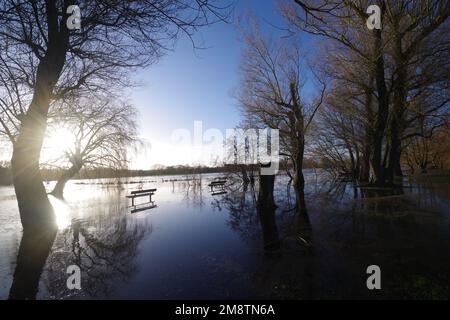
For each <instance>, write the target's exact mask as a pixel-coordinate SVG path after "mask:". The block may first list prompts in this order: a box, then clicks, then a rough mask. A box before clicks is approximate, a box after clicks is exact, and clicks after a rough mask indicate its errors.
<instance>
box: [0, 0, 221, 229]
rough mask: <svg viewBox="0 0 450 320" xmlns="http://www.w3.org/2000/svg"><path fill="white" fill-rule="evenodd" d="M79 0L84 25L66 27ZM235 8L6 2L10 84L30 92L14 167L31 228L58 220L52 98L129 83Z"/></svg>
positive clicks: (170, 2) (142, 1)
mask: <svg viewBox="0 0 450 320" xmlns="http://www.w3.org/2000/svg"><path fill="white" fill-rule="evenodd" d="M74 4H77V5H78V6H79V8H80V11H81V15H82V21H81V29H79V30H69V29H68V27H67V25H66V22H67V19H68V18H69V15H70V14H68V13H67V9H68V7H69V6H70V5H74ZM228 9H229V7H220V6H218V5H217V4H216V2H211V1H206V0H196V1H187V0H181V1H180V0H134V1H119V0H113V1H99V0H80V1H77V2H76V3H75V1H74V0H56V1H50V0H39V1H36V0H25V1H22V0H20V1H19V0H4V1H2V2H1V3H0V46H1V51H0V56H1V59H0V65H1V67H0V68H1V69H2V73H3V70H6V71H7V75H8V77H7V79H6V80H7V81H6V83H4V84H6V88H5V87H4V88H3V89H2V90H5V91H7V92H12V90H14V88H15V87H18V88H19V91H26V92H28V93H29V94H28V95H27V96H23V97H22V99H21V106H20V107H19V108H22V109H20V113H19V114H18V115H17V117H16V119H13V122H14V123H16V124H18V125H17V129H18V133H17V134H9V136H10V137H13V138H14V144H13V155H12V159H11V167H12V172H13V180H14V187H15V190H16V196H17V200H18V204H19V210H20V216H21V221H22V226H23V227H24V228H27V227H29V226H32V225H44V224H48V223H49V224H53V215H52V207H51V205H50V202H49V200H48V198H47V195H46V191H45V188H44V186H43V184H42V178H41V176H40V173H39V155H40V151H41V148H42V143H43V141H44V136H45V132H46V128H47V117H48V112H49V109H50V106H51V104H52V102H54V101H55V100H57V99H59V98H63V97H67V96H68V95H71V94H72V93H74V92H80V91H83V90H84V91H93V90H104V89H107V88H108V87H109V86H112V85H119V86H123V85H126V84H127V77H126V74H127V72H128V71H129V70H132V69H135V68H138V67H145V66H148V65H150V64H151V63H153V62H155V61H157V59H158V58H159V57H161V55H162V54H163V53H164V52H165V51H166V50H167V49H170V48H171V47H172V45H173V43H174V41H175V40H176V39H177V37H178V36H179V35H180V33H184V34H187V35H188V36H192V35H193V33H194V32H195V31H196V30H197V29H198V28H199V27H202V26H205V25H207V24H209V23H212V22H215V21H219V20H223V19H224V18H225V17H226V16H227V14H228V12H229V10H228ZM4 84H2V85H4ZM22 88H23V89H22ZM1 95H2V96H3V94H1ZM9 108H11V106H9ZM16 110H17V107H16V109H15V110H13V111H10V110H7V112H6V113H7V114H10V113H11V112H13V113H14V112H16ZM5 117H6V118H11V119H12V117H11V116H8V115H6V116H5ZM2 118H3V119H4V116H2ZM13 126H14V125H12V124H9V127H10V128H11V127H13ZM3 129H4V131H6V134H8V130H6V129H5V126H3ZM46 222H47V223H46Z"/></svg>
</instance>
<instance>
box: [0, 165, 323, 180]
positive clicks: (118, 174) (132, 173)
mask: <svg viewBox="0 0 450 320" xmlns="http://www.w3.org/2000/svg"><path fill="white" fill-rule="evenodd" d="M313 167H316V168H317V167H320V166H319V165H318V164H317V163H315V162H313V161H305V165H304V168H313ZM241 168H242V167H241V166H236V165H224V166H217V167H206V166H196V167H193V166H183V165H178V166H168V167H163V168H158V169H152V170H128V169H121V170H118V169H112V168H97V169H83V170H81V171H80V172H79V173H78V174H77V175H76V176H75V177H74V179H103V178H124V177H145V176H166V175H192V174H201V173H220V172H235V171H240V170H241ZM285 170H286V168H285V164H283V163H281V164H280V171H285ZM63 171H64V170H63V169H41V175H42V179H43V180H44V181H54V180H58V178H59V177H60V176H61V174H62V173H63ZM10 184H12V175H11V169H10V168H9V166H5V165H3V166H2V165H0V185H10Z"/></svg>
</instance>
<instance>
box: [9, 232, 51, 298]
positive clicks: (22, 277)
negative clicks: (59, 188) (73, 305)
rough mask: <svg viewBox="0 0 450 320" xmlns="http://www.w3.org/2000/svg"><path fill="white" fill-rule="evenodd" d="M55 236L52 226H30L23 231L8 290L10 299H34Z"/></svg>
mask: <svg viewBox="0 0 450 320" xmlns="http://www.w3.org/2000/svg"><path fill="white" fill-rule="evenodd" d="M55 237H56V228H55V227H54V226H53V227H52V226H43V227H42V228H38V227H30V228H28V229H27V230H26V231H24V233H23V235H22V240H21V242H20V247H19V253H18V255H17V262H16V268H15V271H14V277H13V283H12V285H11V289H10V291H9V298H10V299H20V300H23V299H27V300H28V299H31V300H34V299H36V294H37V292H38V289H39V280H40V278H41V274H42V270H43V268H44V265H45V261H46V259H47V257H48V254H49V252H50V249H51V248H52V245H53V241H54V240H55Z"/></svg>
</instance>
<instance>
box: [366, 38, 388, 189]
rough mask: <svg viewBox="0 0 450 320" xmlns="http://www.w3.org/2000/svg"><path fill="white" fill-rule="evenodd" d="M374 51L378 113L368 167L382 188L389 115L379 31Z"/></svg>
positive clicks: (373, 180) (373, 181)
mask: <svg viewBox="0 0 450 320" xmlns="http://www.w3.org/2000/svg"><path fill="white" fill-rule="evenodd" d="M374 46H375V48H374V50H375V53H376V54H375V56H376V61H375V82H376V87H377V92H378V112H377V114H376V118H375V128H374V132H373V135H372V148H373V149H372V154H371V157H370V167H371V171H372V181H371V182H372V184H374V185H378V186H382V185H384V183H385V177H384V168H383V165H382V147H383V136H384V130H385V128H386V121H387V118H388V114H389V101H388V95H387V89H386V80H385V70H384V57H383V50H382V44H381V30H375V31H374Z"/></svg>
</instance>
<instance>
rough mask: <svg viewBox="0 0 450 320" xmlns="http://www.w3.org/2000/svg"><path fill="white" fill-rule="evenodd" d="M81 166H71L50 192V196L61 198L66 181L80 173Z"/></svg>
mask: <svg viewBox="0 0 450 320" xmlns="http://www.w3.org/2000/svg"><path fill="white" fill-rule="evenodd" d="M81 167H82V165H75V164H74V165H72V167H70V169H68V170H67V171H65V172H64V173H63V174H62V175H61V176H60V177H59V179H58V181H57V182H56V185H55V187H54V188H53V191H52V192H51V194H52V195H54V196H55V197H58V198H63V196H64V187H65V186H66V183H67V181H69V180H70V179H72V178H73V177H74V176H75V175H76V174H77V173H78V172H80V170H81Z"/></svg>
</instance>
